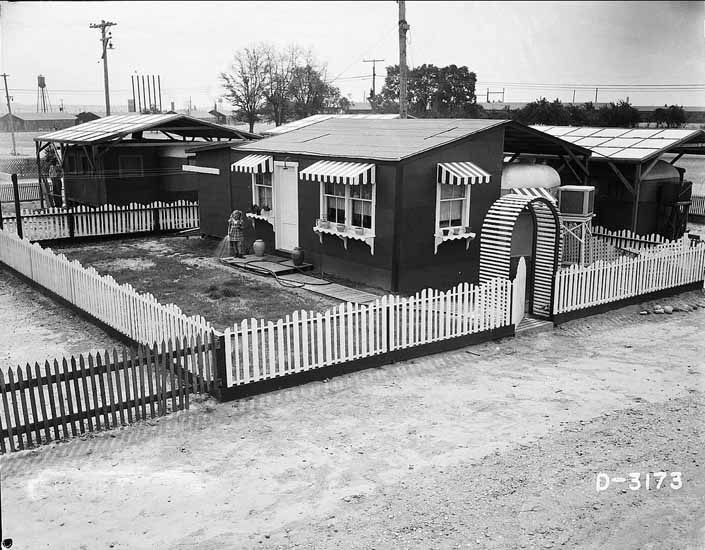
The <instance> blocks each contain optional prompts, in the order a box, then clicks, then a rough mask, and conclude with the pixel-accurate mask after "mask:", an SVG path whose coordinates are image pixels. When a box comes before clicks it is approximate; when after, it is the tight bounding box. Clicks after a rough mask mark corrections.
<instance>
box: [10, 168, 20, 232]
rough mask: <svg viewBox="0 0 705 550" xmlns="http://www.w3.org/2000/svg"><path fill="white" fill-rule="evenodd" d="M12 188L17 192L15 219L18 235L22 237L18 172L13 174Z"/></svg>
mask: <svg viewBox="0 0 705 550" xmlns="http://www.w3.org/2000/svg"><path fill="white" fill-rule="evenodd" d="M10 177H11V178H12V190H13V192H14V194H15V220H16V223H17V235H18V236H19V238H20V239H21V238H22V212H21V211H20V188H19V185H18V184H17V174H12V175H11V176H10Z"/></svg>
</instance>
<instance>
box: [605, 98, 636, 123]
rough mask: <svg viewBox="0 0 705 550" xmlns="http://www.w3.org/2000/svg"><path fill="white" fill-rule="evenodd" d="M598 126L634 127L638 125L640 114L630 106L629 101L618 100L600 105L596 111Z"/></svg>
mask: <svg viewBox="0 0 705 550" xmlns="http://www.w3.org/2000/svg"><path fill="white" fill-rule="evenodd" d="M597 119H598V122H599V125H600V126H609V127H616V128H634V127H635V126H638V125H639V122H640V121H641V115H640V114H639V111H638V110H636V109H635V108H634V107H632V106H631V104H630V103H629V101H624V100H621V99H620V100H619V101H617V103H610V104H609V105H605V106H604V107H601V108H600V109H599V110H598V112H597Z"/></svg>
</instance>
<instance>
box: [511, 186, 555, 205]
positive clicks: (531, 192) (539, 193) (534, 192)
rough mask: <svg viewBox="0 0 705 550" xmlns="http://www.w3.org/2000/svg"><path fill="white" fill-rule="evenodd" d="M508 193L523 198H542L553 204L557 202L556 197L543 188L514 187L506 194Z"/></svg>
mask: <svg viewBox="0 0 705 550" xmlns="http://www.w3.org/2000/svg"><path fill="white" fill-rule="evenodd" d="M510 193H514V194H515V195H523V196H525V197H543V198H544V199H548V200H550V201H551V202H553V203H556V202H558V201H557V200H556V197H554V196H553V195H551V192H550V191H549V190H548V189H546V188H545V187H514V188H512V189H510V190H509V193H507V194H510Z"/></svg>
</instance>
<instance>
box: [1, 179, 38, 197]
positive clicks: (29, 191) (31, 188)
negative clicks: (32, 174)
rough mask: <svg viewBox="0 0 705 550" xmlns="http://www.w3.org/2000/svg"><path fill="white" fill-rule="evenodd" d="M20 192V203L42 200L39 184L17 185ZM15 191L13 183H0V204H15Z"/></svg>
mask: <svg viewBox="0 0 705 550" xmlns="http://www.w3.org/2000/svg"><path fill="white" fill-rule="evenodd" d="M17 188H18V190H19V192H20V202H29V201H38V200H40V199H41V191H40V189H39V183H37V182H32V181H23V182H20V183H19V184H18V185H17ZM14 200H15V191H14V189H13V188H12V184H11V183H0V202H13V201H14Z"/></svg>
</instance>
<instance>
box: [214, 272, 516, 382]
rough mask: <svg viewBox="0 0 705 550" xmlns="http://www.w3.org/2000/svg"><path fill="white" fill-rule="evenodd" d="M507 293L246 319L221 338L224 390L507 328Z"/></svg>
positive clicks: (420, 297) (461, 290)
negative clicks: (223, 341) (275, 317)
mask: <svg viewBox="0 0 705 550" xmlns="http://www.w3.org/2000/svg"><path fill="white" fill-rule="evenodd" d="M512 287H513V283H512V282H511V281H508V280H505V279H493V280H491V281H489V282H487V283H484V284H482V285H479V286H475V285H469V284H467V283H463V284H460V285H458V286H456V287H454V288H453V289H451V290H448V291H447V292H440V291H437V290H430V289H429V290H424V291H421V292H419V293H417V294H416V295H414V296H412V297H408V298H403V297H399V296H391V295H390V296H385V297H383V298H380V299H378V300H376V301H375V302H373V303H371V304H366V305H361V304H352V303H347V304H342V305H340V306H339V307H338V308H334V309H332V310H328V311H326V312H323V313H313V312H306V311H301V312H295V313H294V314H293V315H287V316H286V318H285V319H279V320H278V321H276V322H272V321H270V322H265V321H264V320H257V319H250V320H247V319H246V320H244V321H242V323H240V324H239V325H235V327H234V328H233V329H226V331H225V354H226V373H227V380H226V383H227V387H232V386H237V385H242V384H248V383H252V382H257V381H259V380H266V379H270V378H275V377H280V376H286V375H288V374H292V373H297V372H303V371H308V370H311V369H317V368H321V367H325V366H328V365H334V364H338V363H344V362H347V361H353V360H356V359H362V358H364V357H371V356H374V355H378V354H381V353H386V352H390V351H394V350H400V349H404V348H409V347H413V346H419V345H422V344H428V343H431V342H438V341H441V340H446V339H449V338H455V337H458V336H464V335H468V334H474V333H479V332H483V331H486V330H491V329H496V328H500V327H505V326H509V325H510V324H511V322H512V320H511V316H512V311H511V302H512Z"/></svg>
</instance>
